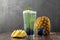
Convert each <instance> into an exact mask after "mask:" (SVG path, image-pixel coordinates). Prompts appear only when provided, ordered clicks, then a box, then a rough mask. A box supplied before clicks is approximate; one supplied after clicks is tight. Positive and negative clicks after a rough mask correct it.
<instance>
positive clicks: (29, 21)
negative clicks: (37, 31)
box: [23, 10, 36, 35]
mask: <svg viewBox="0 0 60 40" xmlns="http://www.w3.org/2000/svg"><path fill="white" fill-rule="evenodd" d="M23 19H24V30H25V31H26V32H27V35H33V34H34V28H35V21H36V11H32V10H25V11H23Z"/></svg>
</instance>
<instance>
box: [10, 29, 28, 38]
mask: <svg viewBox="0 0 60 40" xmlns="http://www.w3.org/2000/svg"><path fill="white" fill-rule="evenodd" d="M26 36H27V33H26V32H25V31H24V30H14V31H13V32H12V34H11V37H22V38H23V37H26Z"/></svg>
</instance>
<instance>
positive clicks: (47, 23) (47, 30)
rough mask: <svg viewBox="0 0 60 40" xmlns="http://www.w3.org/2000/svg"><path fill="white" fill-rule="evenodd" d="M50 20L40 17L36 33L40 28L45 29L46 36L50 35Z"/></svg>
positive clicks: (37, 21)
mask: <svg viewBox="0 0 60 40" xmlns="http://www.w3.org/2000/svg"><path fill="white" fill-rule="evenodd" d="M50 25H51V24H50V19H49V18H48V17H46V16H41V17H38V18H37V20H36V33H38V29H39V28H44V33H43V34H44V35H49V34H50Z"/></svg>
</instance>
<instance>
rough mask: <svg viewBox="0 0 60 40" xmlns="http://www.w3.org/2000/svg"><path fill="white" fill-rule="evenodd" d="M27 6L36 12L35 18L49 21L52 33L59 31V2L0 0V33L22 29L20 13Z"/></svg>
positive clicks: (46, 0)
mask: <svg viewBox="0 0 60 40" xmlns="http://www.w3.org/2000/svg"><path fill="white" fill-rule="evenodd" d="M27 5H28V6H30V7H32V9H33V10H35V11H37V17H39V16H42V15H46V16H48V17H49V18H50V19H51V29H52V31H60V27H59V26H60V0H0V32H8V31H12V30H14V29H20V28H22V29H23V16H22V12H23V10H24V7H25V6H27Z"/></svg>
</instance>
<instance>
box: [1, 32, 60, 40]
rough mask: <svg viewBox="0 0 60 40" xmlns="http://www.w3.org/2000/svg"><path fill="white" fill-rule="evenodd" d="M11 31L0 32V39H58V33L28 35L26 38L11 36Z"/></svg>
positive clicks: (59, 39)
mask: <svg viewBox="0 0 60 40" xmlns="http://www.w3.org/2000/svg"><path fill="white" fill-rule="evenodd" d="M10 35H11V33H0V40H60V33H55V34H51V35H49V36H42V37H41V36H36V37H33V36H28V37H26V38H11V36H10Z"/></svg>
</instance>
